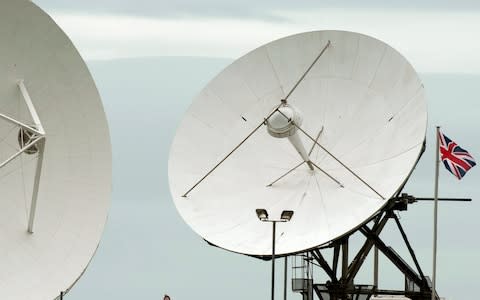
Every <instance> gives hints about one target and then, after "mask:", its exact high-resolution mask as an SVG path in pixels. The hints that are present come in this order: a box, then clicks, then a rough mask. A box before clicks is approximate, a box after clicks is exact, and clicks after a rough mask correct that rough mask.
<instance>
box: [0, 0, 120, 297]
mask: <svg viewBox="0 0 480 300" xmlns="http://www.w3.org/2000/svg"><path fill="white" fill-rule="evenodd" d="M0 41H1V45H2V46H1V47H0V74H1V79H0V113H2V114H4V115H7V116H9V117H11V118H13V119H15V120H18V121H21V122H23V123H25V124H27V125H32V124H33V120H32V115H31V113H30V112H29V109H28V108H27V105H26V101H24V98H22V94H21V93H20V91H19V86H18V85H17V83H18V81H19V80H23V81H24V85H25V87H26V90H27V91H28V93H29V95H30V97H31V99H32V103H33V105H34V106H35V109H36V112H37V113H38V117H39V119H40V121H41V124H42V125H43V128H44V130H45V151H44V159H43V168H42V173H41V176H40V184H39V194H38V198H37V199H38V201H37V209H36V214H35V222H34V227H33V228H34V230H33V234H32V233H28V232H27V224H28V220H29V213H30V211H29V210H30V207H31V206H30V204H31V201H32V187H33V185H34V178H35V170H36V165H37V159H38V156H39V153H36V154H35V153H34V154H27V153H23V154H21V155H20V156H18V157H17V158H16V159H14V160H13V161H11V162H10V163H8V164H6V165H5V166H4V167H2V168H0V193H1V197H0V299H2V300H52V299H54V298H56V297H57V296H58V295H59V294H60V291H66V290H68V289H69V288H70V287H71V286H72V285H73V284H74V283H75V282H76V281H77V280H78V278H79V277H80V276H81V275H82V273H83V272H84V271H85V269H86V267H87V265H88V264H89V262H90V260H91V259H92V256H93V255H94V253H95V251H96V249H97V247H98V244H99V241H100V237H101V234H102V231H103V228H104V225H105V222H106V218H107V212H108V207H109V202H110V193H111V147H110V137H109V132H108V126H107V122H106V118H105V113H104V110H103V107H102V103H101V100H100V97H99V94H98V92H97V89H96V87H95V84H94V82H93V79H92V77H91V75H90V73H89V71H88V69H87V67H86V65H85V63H84V61H83V60H82V58H81V57H80V55H79V54H78V52H77V50H76V49H75V47H74V46H73V44H72V43H71V41H70V40H69V39H68V37H67V36H66V35H65V34H64V33H63V32H62V30H61V29H60V28H59V27H58V26H57V25H56V24H55V22H54V21H53V20H52V19H51V18H50V17H49V16H48V15H47V14H45V13H44V12H43V11H42V10H41V9H39V8H38V7H37V6H36V5H35V4H33V3H32V2H30V1H26V0H2V2H1V3H0ZM18 135H19V127H18V126H16V125H15V124H12V123H11V122H8V121H6V120H5V119H0V159H1V161H5V160H6V159H7V158H8V157H10V156H11V155H12V154H14V153H15V152H17V151H18V150H19V148H20V147H19V141H18Z"/></svg>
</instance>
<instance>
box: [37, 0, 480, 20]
mask: <svg viewBox="0 0 480 300" xmlns="http://www.w3.org/2000/svg"><path fill="white" fill-rule="evenodd" d="M34 2H35V3H36V4H38V5H39V6H40V7H42V8H43V9H45V10H47V11H51V10H62V11H72V12H82V13H108V14H122V15H136V16H147V17H163V18H178V17H197V18H198V17H234V18H253V19H278V20H281V18H279V17H278V16H277V15H276V13H275V12H276V11H285V10H287V11H302V10H309V11H311V10H321V9H325V8H337V9H349V10H351V9H362V8H364V9H378V10H400V9H405V10H421V11H432V10H434V11H435V10H449V11H451V10H457V11H471V10H478V9H480V1H475V0H459V1H446V0H440V1H435V0H425V1H410V2H407V1H396V2H395V3H392V2H391V1H381V0H366V1H351V0H350V1H349V0H338V1H312V0H303V1H287V0H277V1H275V0H263V1H253V0H244V1H225V0H203V1H199V0H197V1H195V0H175V1H165V0H158V1H155V0H137V1H129V0H102V1H96V0H84V1H64V0H34Z"/></svg>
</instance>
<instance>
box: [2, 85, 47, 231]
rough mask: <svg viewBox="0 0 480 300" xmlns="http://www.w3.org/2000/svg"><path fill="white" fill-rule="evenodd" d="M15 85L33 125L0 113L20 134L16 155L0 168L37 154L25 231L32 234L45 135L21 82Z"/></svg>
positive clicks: (4, 162)
mask: <svg viewBox="0 0 480 300" xmlns="http://www.w3.org/2000/svg"><path fill="white" fill-rule="evenodd" d="M17 85H18V88H19V91H20V93H21V95H22V98H23V100H24V101H25V104H26V106H27V108H28V111H29V113H30V116H31V118H32V121H33V125H28V124H25V123H24V122H21V121H19V120H16V119H15V118H13V117H10V116H7V115H5V114H2V113H0V118H1V119H3V120H5V121H7V122H9V123H11V124H14V125H16V126H18V127H19V128H20V132H19V144H20V149H19V150H18V151H17V152H16V153H14V154H13V155H11V156H10V157H9V158H7V159H6V160H5V161H3V162H1V163H0V168H3V167H4V166H6V165H7V164H9V163H10V162H11V161H13V160H14V159H15V158H17V157H18V156H20V155H21V154H24V153H26V154H34V153H38V157H37V165H36V170H35V179H34V183H33V192H32V201H31V203H30V214H29V217H28V225H27V231H28V232H29V233H33V227H34V221H35V212H36V210H37V199H38V191H39V187H40V177H41V173H42V165H43V158H44V152H45V142H46V134H45V130H44V129H43V126H42V123H41V121H40V118H39V116H38V114H37V111H36V110H35V106H34V105H33V102H32V99H31V98H30V95H29V93H28V90H27V88H26V86H25V84H24V82H23V80H19V81H18V82H17Z"/></svg>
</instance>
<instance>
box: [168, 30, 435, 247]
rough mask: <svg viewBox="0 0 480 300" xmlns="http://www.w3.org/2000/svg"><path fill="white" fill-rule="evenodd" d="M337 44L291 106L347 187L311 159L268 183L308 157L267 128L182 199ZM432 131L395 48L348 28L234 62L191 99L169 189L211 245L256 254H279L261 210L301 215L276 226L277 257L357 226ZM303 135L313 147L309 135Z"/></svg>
mask: <svg viewBox="0 0 480 300" xmlns="http://www.w3.org/2000/svg"><path fill="white" fill-rule="evenodd" d="M329 41H330V45H329V46H328V47H327V48H326V50H325V52H324V53H323V55H321V56H320V58H319V59H318V61H317V62H316V63H315V64H313V67H312V69H311V70H310V71H309V72H308V73H307V75H306V76H305V78H304V79H303V80H301V81H300V84H299V85H298V87H297V88H296V89H295V91H294V92H293V93H292V94H291V95H290V97H289V98H288V103H289V104H291V105H294V106H295V107H296V108H297V109H298V110H299V111H301V112H302V114H303V124H302V125H301V128H302V129H303V130H304V131H305V132H306V133H308V134H309V135H310V136H311V137H313V138H314V139H316V138H317V137H318V140H317V141H318V143H319V144H321V145H322V146H323V147H324V148H325V149H327V150H328V151H329V152H330V153H331V154H332V155H329V154H327V153H326V152H325V151H324V150H323V149H321V148H320V147H319V146H317V145H315V147H314V148H313V151H312V153H311V155H310V159H311V161H312V162H314V163H315V164H316V165H317V166H319V167H320V168H322V170H324V171H325V172H326V173H328V174H329V175H330V176H332V177H333V178H335V179H336V180H337V181H338V182H340V183H341V185H343V187H342V186H341V185H339V184H338V183H336V182H335V181H333V180H332V179H331V178H329V177H328V176H326V175H325V174H324V173H322V172H320V171H319V170H318V169H315V170H314V171H311V170H310V169H309V168H308V166H307V165H306V164H303V165H301V166H300V167H299V168H297V169H295V170H294V171H292V172H291V173H290V174H288V175H287V176H285V177H284V178H282V179H281V180H279V181H278V182H276V183H275V184H273V185H272V186H271V187H268V186H267V185H268V184H269V183H271V182H272V181H274V180H275V179H276V178H278V177H280V176H281V175H283V174H285V173H286V172H287V171H288V170H290V169H292V168H293V167H294V166H296V165H298V164H299V163H301V162H302V159H301V158H300V156H299V155H298V153H297V152H296V150H295V148H294V147H293V146H292V145H291V144H290V143H289V141H288V140H287V139H277V138H274V137H272V136H270V135H269V134H268V133H267V129H266V126H262V127H261V128H260V129H259V130H258V131H257V132H255V133H254V134H253V135H252V136H251V137H250V138H249V139H247V141H246V142H245V143H244V144H243V145H242V146H240V147H239V148H238V150H236V151H235V152H234V153H233V154H232V155H231V156H230V157H229V158H228V159H227V160H225V162H224V163H223V164H221V165H220V166H219V167H218V168H217V169H215V170H214V171H213V172H212V173H211V174H210V175H209V176H207V177H206V178H205V180H204V181H202V182H201V183H200V184H199V185H198V186H197V187H195V188H194V189H193V190H192V191H190V192H189V193H188V194H187V196H186V197H182V195H184V194H185V193H186V192H187V191H188V190H189V189H190V188H191V187H192V186H193V185H194V184H195V183H196V182H198V180H199V179H200V178H201V177H202V176H204V175H205V174H206V173H207V172H208V171H209V170H210V169H211V168H212V167H213V166H214V165H215V164H216V163H218V162H219V161H220V160H221V159H222V158H223V157H225V155H226V154H227V153H229V152H230V151H231V150H232V149H233V148H234V147H235V146H236V145H238V144H239V143H240V142H241V141H242V140H243V139H244V138H245V137H246V136H247V135H248V134H249V133H250V132H252V130H253V129H254V128H255V127H256V126H258V125H259V124H261V122H262V121H263V120H264V119H265V118H267V117H268V115H269V114H270V113H271V112H272V110H273V109H274V108H275V107H276V106H278V105H279V104H280V100H281V99H283V98H285V97H286V95H287V94H288V93H289V91H291V90H292V87H293V86H294V85H295V84H296V83H297V82H298V81H299V78H301V76H302V74H304V73H305V71H306V70H307V68H308V67H309V66H310V65H311V64H312V62H313V61H314V59H315V58H316V57H317V56H318V55H319V53H320V52H321V51H322V49H323V48H325V46H326V45H327V44H328V42H329ZM426 125H427V110H426V101H425V98H424V88H423V85H422V83H421V82H420V80H419V78H418V75H417V73H416V72H415V70H414V69H413V68H412V66H411V65H410V64H409V63H408V61H407V60H406V59H405V58H404V57H403V56H402V55H401V54H399V53H398V52H397V51H396V50H394V49H393V48H391V47H390V46H388V45H387V44H385V43H383V42H381V41H379V40H377V39H374V38H372V37H369V36H365V35H362V34H358V33H353V32H344V31H316V32H308V33H302V34H297V35H293V36H289V37H285V38H282V39H279V40H276V41H273V42H271V43H269V44H266V45H264V46H261V47H259V48H257V49H255V50H253V51H252V52H250V53H248V54H246V55H245V56H243V57H241V58H239V59H238V60H236V61H235V62H233V63H232V64H231V65H230V66H228V67H227V68H226V69H225V70H223V71H222V72H221V73H220V74H219V75H218V76H216V77H215V78H214V79H213V80H212V81H211V82H210V83H209V84H208V85H207V86H206V87H205V88H204V89H203V90H202V91H201V92H200V94H199V95H198V96H197V97H196V99H195V100H194V101H193V103H192V104H191V106H190V107H189V109H188V111H187V112H186V114H185V116H184V118H183V120H182V121H181V124H180V126H179V128H178V130H177V134H176V137H175V139H174V141H173V145H172V148H171V152H170V159H169V180H170V190H171V194H172V196H173V199H174V202H175V205H176V207H177V209H178V211H179V212H180V214H181V216H182V217H183V219H184V220H185V221H186V223H188V224H189V225H190V226H191V227H192V228H193V230H195V231H196V232H197V233H198V234H199V235H200V236H202V237H203V238H204V239H205V240H207V241H208V242H210V243H211V244H214V245H216V246H218V247H221V248H224V249H227V250H230V251H234V252H238V253H243V254H248V255H257V256H266V255H270V254H271V251H272V250H271V235H272V231H271V230H272V229H271V226H268V224H266V223H264V222H260V221H259V220H258V218H257V216H256V214H255V209H257V208H265V209H266V210H267V211H268V213H269V217H270V218H272V219H278V218H279V217H280V214H281V212H282V211H283V210H293V211H294V216H293V218H292V220H291V221H290V222H288V223H279V224H278V225H277V226H278V227H277V236H276V253H277V254H287V253H294V252H300V251H303V250H306V249H310V248H314V247H317V246H320V245H323V244H325V243H327V242H329V241H332V240H334V239H336V238H338V237H340V236H342V235H344V234H346V233H348V232H350V231H352V230H354V229H355V228H357V227H358V226H360V225H361V224H363V223H365V222H366V221H368V220H369V219H370V218H371V217H372V216H374V215H375V214H376V212H378V211H379V210H380V209H381V208H382V207H383V206H384V205H385V204H386V202H387V201H386V200H388V199H389V198H391V197H392V196H394V195H395V193H396V192H397V191H399V189H400V188H401V186H402V185H403V183H404V182H405V181H406V180H407V179H408V177H409V175H410V174H411V171H412V169H413V167H414V166H415V164H416V162H417V160H418V158H419V156H420V155H421V153H422V148H423V144H424V141H425V131H426ZM298 134H299V137H300V139H301V141H302V143H303V145H305V149H307V151H308V150H310V148H311V147H312V146H313V145H314V142H313V141H312V139H310V138H308V137H307V136H306V135H305V134H303V133H302V132H298ZM334 157H335V158H336V159H335V158H334ZM339 161H340V162H341V163H343V164H344V165H345V166H346V167H347V168H348V169H349V170H348V169H347V168H345V167H344V166H342V165H341V164H340V163H339ZM354 174H356V175H358V176H359V177H360V178H361V179H362V180H363V182H362V180H360V179H358V178H357V177H356V176H354Z"/></svg>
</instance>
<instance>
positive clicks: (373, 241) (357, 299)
mask: <svg viewBox="0 0 480 300" xmlns="http://www.w3.org/2000/svg"><path fill="white" fill-rule="evenodd" d="M418 200H429V199H426V198H418ZM443 200H448V199H443ZM455 200H457V199H455ZM465 200H467V201H468V199H465ZM416 201H417V199H416V198H414V197H412V196H409V195H407V194H402V195H400V196H397V197H394V198H392V199H390V200H389V203H388V204H387V205H386V206H385V208H384V209H382V210H381V211H380V212H379V213H378V214H377V215H376V216H375V217H374V218H373V220H372V221H371V222H370V223H367V224H365V225H362V226H361V227H359V228H358V229H357V230H356V231H354V232H352V233H349V234H348V235H347V236H344V237H342V238H341V239H338V240H335V241H333V242H331V243H330V244H328V245H327V246H325V247H321V248H320V249H314V250H311V251H309V252H308V253H306V254H305V255H302V257H303V259H304V260H305V261H306V263H309V264H314V265H316V266H318V267H320V268H321V269H322V270H323V271H324V272H325V274H326V275H327V276H328V277H329V280H328V281H327V282H326V283H313V284H311V285H308V284H307V285H303V286H302V287H304V290H299V289H298V282H300V281H299V280H300V279H302V278H293V279H292V285H293V290H294V291H298V292H301V293H302V294H309V293H310V294H311V292H312V291H313V292H315V295H316V296H317V297H318V299H320V300H347V299H348V300H368V299H371V298H372V296H374V295H401V296H405V297H408V298H409V299H412V300H430V299H431V296H432V287H431V281H430V278H429V277H427V276H425V275H424V273H423V271H422V269H421V267H420V264H419V263H418V260H417V257H416V256H415V252H414V251H413V248H412V246H411V245H410V242H409V241H408V238H407V235H406V233H405V231H404V230H403V227H402V225H401V223H400V220H399V218H398V217H397V215H396V214H395V211H404V210H407V206H408V204H409V203H414V202H416ZM389 221H390V222H392V221H393V222H394V223H395V224H396V225H397V227H398V229H399V232H400V234H401V236H402V239H403V241H404V243H405V245H406V247H407V249H408V251H409V254H410V256H411V258H412V260H413V262H414V264H415V266H414V267H411V266H410V265H408V264H407V263H406V262H405V260H404V259H403V258H402V257H401V256H400V255H399V254H397V252H395V250H394V249H393V248H392V247H390V246H388V245H386V244H385V242H384V241H383V240H382V239H381V238H380V233H381V232H382V230H383V228H384V227H385V225H386V224H387V223H388V222H389ZM369 224H370V225H369ZM368 225H369V226H368ZM357 232H360V233H361V234H362V235H363V236H365V238H366V240H365V242H364V244H363V245H362V247H361V248H360V250H359V251H358V252H357V253H356V254H355V257H354V258H353V260H352V261H349V260H348V244H349V239H350V237H351V236H352V235H353V234H355V233H357ZM374 247H375V249H378V250H375V251H379V252H381V253H383V255H384V256H385V257H387V258H388V259H389V260H390V261H391V262H392V263H393V264H394V265H395V266H396V267H397V269H398V270H399V271H400V272H402V273H403V274H404V276H405V282H404V284H405V288H404V290H401V291H400V290H381V289H379V288H378V269H377V268H378V263H376V264H375V267H374V269H375V270H374V275H375V276H374V277H375V278H374V283H373V284H371V285H364V284H355V283H354V281H355V277H356V275H357V274H358V272H359V270H360V269H361V267H362V265H363V263H364V262H365V259H366V258H367V255H368V254H369V253H370V251H371V250H372V248H374ZM327 248H333V255H332V256H333V257H332V260H331V264H329V263H328V262H327V260H326V259H325V258H324V256H323V254H322V252H321V250H322V249H327ZM340 252H341V253H340ZM340 254H341V255H340ZM374 257H375V259H378V256H374ZM339 260H340V261H341V270H340V273H341V274H340V276H338V275H337V274H338V273H339V270H338V266H339V263H338V262H339ZM375 261H377V260H375ZM304 280H311V278H304ZM306 289H311V290H310V291H308V290H306ZM304 299H305V298H304ZM435 299H440V298H439V296H438V295H435Z"/></svg>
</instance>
